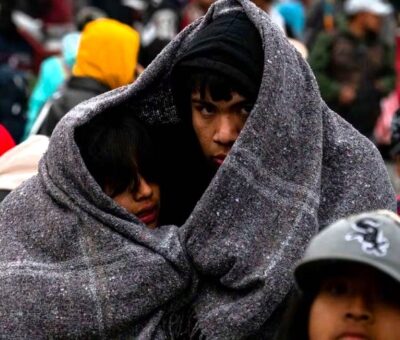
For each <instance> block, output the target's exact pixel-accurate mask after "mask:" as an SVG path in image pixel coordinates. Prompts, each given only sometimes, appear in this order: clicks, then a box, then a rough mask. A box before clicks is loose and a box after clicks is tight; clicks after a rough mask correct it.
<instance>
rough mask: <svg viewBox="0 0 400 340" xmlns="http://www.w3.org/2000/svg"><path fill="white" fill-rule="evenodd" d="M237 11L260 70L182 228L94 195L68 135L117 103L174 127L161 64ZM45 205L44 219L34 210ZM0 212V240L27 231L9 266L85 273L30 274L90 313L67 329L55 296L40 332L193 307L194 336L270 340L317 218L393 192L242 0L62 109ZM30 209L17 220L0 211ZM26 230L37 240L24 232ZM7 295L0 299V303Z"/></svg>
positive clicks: (263, 19)
mask: <svg viewBox="0 0 400 340" xmlns="http://www.w3.org/2000/svg"><path fill="white" fill-rule="evenodd" d="M235 11H243V12H244V13H245V14H246V15H247V16H248V18H249V19H250V20H251V22H253V24H254V25H255V27H256V28H257V30H258V31H259V33H260V36H261V40H262V48H263V51H264V70H263V77H262V82H261V86H260V89H259V94H258V97H257V101H256V103H255V105H254V107H253V110H252V112H251V114H250V116H249V118H248V120H247V122H246V124H245V126H244V128H243V130H242V131H241V134H240V136H239V138H238V140H237V141H236V143H235V144H234V146H233V147H232V149H231V151H230V153H229V155H228V157H227V158H226V160H225V161H224V163H223V165H222V166H221V167H220V168H219V170H218V171H217V173H216V175H215V176H214V177H213V179H212V181H211V183H210V184H209V186H208V188H207V190H206V191H205V192H204V194H203V195H202V197H201V199H200V200H199V201H198V203H197V205H196V206H195V208H194V210H193V212H192V213H191V215H190V216H189V218H188V219H187V221H186V223H185V224H184V225H183V226H180V227H179V228H177V227H174V226H161V227H160V228H158V229H156V230H148V229H146V228H145V227H144V226H143V225H142V224H140V223H139V221H138V220H137V219H136V218H135V217H134V216H129V215H128V214H127V213H126V212H124V211H123V209H121V208H119V207H117V206H116V205H115V204H114V203H113V201H112V200H111V199H109V198H107V197H106V196H105V195H104V194H103V193H102V192H101V189H100V188H99V187H98V186H97V184H96V183H95V182H94V180H93V179H92V178H91V176H90V174H89V173H88V171H87V170H86V168H85V166H84V164H83V161H82V159H81V157H80V155H79V149H78V147H77V145H76V144H75V141H74V131H75V129H76V128H77V127H78V126H80V125H82V124H84V123H85V122H87V121H88V120H90V119H91V118H92V117H94V116H95V115H97V114H101V113H102V112H104V111H105V110H107V109H109V108H111V107H113V106H118V105H124V106H126V107H127V109H129V110H131V111H132V114H135V115H137V116H138V117H139V118H140V119H141V120H142V121H143V122H145V123H146V124H147V125H148V126H149V128H150V129H151V128H152V127H154V128H156V127H157V128H158V127H167V128H168V127H173V126H175V125H177V124H179V123H180V118H179V115H178V113H177V110H176V107H175V104H174V100H173V95H172V90H171V81H170V79H169V76H170V73H171V70H172V67H173V65H174V63H175V61H176V60H179V57H180V55H182V54H183V53H184V52H185V49H186V48H187V46H188V45H189V43H190V41H191V40H192V39H194V38H195V37H196V34H197V33H198V32H199V31H201V30H202V29H203V28H204V27H205V26H207V25H208V24H209V23H210V22H211V21H212V20H213V19H214V18H215V17H218V16H220V15H226V14H228V13H229V12H235ZM32 190H36V192H37V193H36V194H35V195H34V197H32V199H34V200H35V201H36V203H35V204H34V207H32V206H30V205H29V204H28V203H29V202H28V201H26V202H25V203H23V204H22V203H21V197H26V196H27V195H28V193H29V192H31V191H32ZM10 196H11V197H10ZM55 204H56V205H57V208H56V209H55V208H54V205H55ZM34 208H37V209H39V211H38V212H35V211H34ZM50 208H52V211H53V213H52V214H53V215H51V216H48V215H47V217H43V212H44V211H45V210H46V209H49V210H50ZM1 209H2V214H3V216H5V217H2V220H0V227H1V228H0V229H1V230H0V231H1V232H2V235H5V238H4V239H6V238H7V235H11V236H10V237H12V238H13V239H16V238H17V236H16V233H17V231H15V230H14V231H11V230H12V228H10V226H13V225H18V226H19V227H18V228H19V229H18V230H21V229H23V232H24V233H26V234H27V235H28V236H29V237H28V236H27V238H26V239H24V241H25V242H26V243H23V242H21V241H19V243H18V249H19V250H20V254H23V255H17V253H16V250H13V249H11V248H10V246H7V243H6V242H5V241H4V242H0V249H1V250H0V259H1V260H2V261H3V262H7V261H11V262H12V263H14V266H15V268H18V270H19V272H18V273H21V272H23V270H24V268H25V267H21V266H19V265H17V264H15V263H21V256H22V257H26V259H29V261H31V262H32V261H33V262H35V263H45V264H46V265H43V266H42V267H43V271H44V272H46V268H48V266H49V263H58V262H57V261H59V260H60V258H61V259H62V260H63V261H64V260H65V259H68V260H71V259H75V260H74V261H76V263H78V264H79V266H80V267H79V268H83V269H82V270H81V271H80V272H79V273H78V272H76V271H75V269H76V270H77V268H76V266H74V265H72V266H71V268H72V269H71V268H70V267H63V266H61V267H57V268H61V269H60V271H59V272H60V273H61V274H62V275H64V277H70V276H68V275H71V277H72V278H73V280H72V279H71V280H72V281H73V282H74V284H72V285H68V284H66V283H65V280H64V281H63V279H62V275H61V278H59V279H57V278H54V279H53V280H52V281H51V280H50V281H51V284H52V285H50V282H49V281H46V280H47V277H45V278H46V280H45V279H43V277H42V276H40V275H38V276H35V280H36V281H35V280H33V281H34V286H35V287H37V286H39V285H40V284H41V285H42V286H43V287H53V286H55V287H58V288H59V289H61V288H63V289H66V290H64V292H65V291H67V293H65V294H66V296H67V298H68V299H69V300H67V301H85V306H84V307H82V303H80V304H78V306H79V307H81V308H83V310H84V312H87V313H91V310H90V308H89V307H86V306H93V307H92V308H93V311H94V312H93V314H90V315H93V317H92V316H90V317H89V316H85V325H84V326H82V323H81V324H80V326H79V327H78V328H76V324H77V323H79V320H75V319H74V318H73V317H72V316H70V315H71V314H72V313H76V312H77V311H76V310H74V306H73V305H71V304H67V307H63V308H65V310H67V311H68V312H69V313H63V314H62V316H63V317H64V318H65V319H63V320H64V321H63V322H61V321H60V322H55V321H54V320H55V319H51V320H52V321H53V322H55V324H56V325H57V327H56V329H54V328H51V327H50V326H49V327H50V328H49V329H48V332H50V330H51V331H53V333H51V332H50V333H51V334H55V335H63V334H64V335H65V334H66V332H75V333H70V334H73V335H82V334H85V335H87V333H85V329H89V330H90V334H91V335H109V334H112V332H113V331H116V330H121V332H122V330H123V331H126V329H127V328H129V327H128V326H127V325H131V326H132V327H131V328H130V329H134V333H132V332H131V333H130V334H135V336H137V337H138V338H140V339H154V338H157V339H158V338H159V339H162V338H164V337H165V335H166V331H165V328H164V326H163V325H165V318H166V317H167V316H168V315H171V311H173V312H176V311H178V310H179V308H180V307H181V306H182V305H186V306H189V307H188V308H190V309H191V310H193V311H194V314H195V320H196V324H195V327H194V328H195V330H198V331H199V332H200V333H201V335H202V336H204V337H205V338H212V339H242V338H246V337H252V338H257V337H263V338H271V337H272V335H271V334H272V332H273V331H274V330H275V329H276V327H277V326H278V324H279V320H278V321H277V319H275V318H274V316H275V312H276V310H277V309H278V306H279V305H280V304H281V302H282V301H283V299H284V298H285V296H286V295H287V293H288V292H289V290H290V287H291V286H292V284H293V280H292V268H294V265H295V263H296V261H297V260H298V259H299V258H300V257H301V256H302V253H303V251H304V249H305V247H306V245H307V243H308V241H309V240H310V238H311V237H312V236H313V235H314V234H315V233H316V232H317V231H318V229H319V228H320V227H324V226H326V225H328V224H329V223H331V222H333V221H334V220H336V219H338V218H340V217H343V216H347V215H349V214H353V213H358V212H361V211H367V210H374V209H391V210H394V209H395V196H394V192H393V189H392V187H391V185H390V182H389V179H388V175H387V173H386V169H385V167H384V164H383V161H382V159H381V157H380V155H379V153H378V151H377V150H376V148H375V147H374V146H373V145H372V143H370V142H369V141H368V140H367V139H365V138H364V137H363V136H361V135H360V134H359V133H358V132H357V131H356V130H355V129H353V127H351V126H350V125H349V124H348V123H346V122H345V121H344V120H343V119H341V118H340V117H339V116H338V115H337V114H335V113H334V112H332V111H331V110H330V109H329V108H328V107H327V106H326V104H325V103H324V102H323V101H322V99H321V97H320V94H319V91H318V87H317V83H316V80H315V78H314V75H313V74H312V72H311V70H310V67H309V66H308V64H307V63H306V61H305V60H304V59H303V58H302V57H301V56H300V54H299V53H298V52H297V51H296V50H295V49H294V47H292V45H291V44H290V43H289V42H288V40H287V39H286V38H285V37H284V36H283V34H282V32H281V31H280V30H279V28H278V27H276V26H275V25H274V24H273V23H272V22H271V20H270V18H269V17H268V15H267V14H265V13H264V12H263V11H261V10H260V9H258V8H257V7H256V6H255V5H254V4H253V3H251V2H250V1H248V0H220V1H217V2H216V3H215V4H214V5H213V6H212V7H211V8H210V10H209V11H208V13H207V14H206V15H205V16H204V17H203V18H201V19H199V20H198V21H196V22H195V23H193V24H192V25H190V26H189V27H187V28H186V29H185V30H184V31H183V32H181V33H180V34H179V35H178V36H177V37H176V38H175V39H174V40H173V41H172V42H171V43H170V44H169V45H168V46H167V47H166V48H165V49H164V50H163V52H162V53H160V55H159V56H158V57H157V58H156V59H155V60H154V62H153V63H152V64H150V65H149V66H148V68H147V69H146V70H145V72H144V73H143V74H142V75H141V76H140V77H139V78H138V79H137V80H136V81H135V82H134V83H133V84H132V85H129V86H127V87H123V88H119V89H116V90H114V91H111V92H108V93H106V94H104V95H101V96H99V97H96V98H93V99H91V100H89V101H87V102H85V103H83V104H81V105H79V106H77V107H76V108H74V109H73V110H72V111H71V112H70V113H69V114H67V115H66V116H65V117H64V118H63V120H62V121H61V122H60V123H59V124H58V126H57V127H56V129H55V130H54V132H53V135H52V137H51V140H50V145H49V149H48V151H47V153H46V154H45V156H44V158H43V159H42V160H41V164H40V171H39V176H38V177H36V178H34V179H33V180H31V181H30V182H29V183H27V184H25V185H24V186H23V187H21V188H20V189H19V190H17V192H15V193H14V194H10V195H9V196H8V197H7V198H6V201H5V204H4V205H2V207H1ZM28 209H29V211H30V213H29V218H28V217H27V218H26V219H24V221H23V223H21V221H18V224H17V222H15V219H12V218H11V217H10V218H7V216H11V213H13V214H16V213H20V214H21V213H22V212H25V213H26V211H28ZM54 209H55V210H54ZM4 212H7V214H6V215H4ZM76 216H79V218H76ZM13 221H14V222H13ZM32 221H35V228H33V231H32ZM54 221H56V223H55V222H54ZM54 223H55V224H56V225H54ZM49 224H50V225H52V226H53V227H52V228H55V229H54V230H53V233H52V235H53V236H52V238H47V239H46V242H45V241H44V239H43V240H42V243H40V245H39V244H38V243H37V242H38V238H39V239H40V237H39V236H40V235H45V236H46V235H48V232H47V231H46V228H48V226H49ZM24 226H25V227H24ZM5 230H7V232H6V231H5ZM34 231H36V232H37V234H36V236H35V237H36V238H32V237H31V235H32V233H33V232H34ZM24 233H19V234H18V235H25V234H24ZM41 233H42V234H41ZM58 233H60V235H62V237H61V236H60V235H59V234H58ZM57 235H59V238H57ZM71 240H73V241H74V242H72V241H71ZM52 242H53V243H52ZM24 244H25V246H23V245H24ZM74 244H76V245H75V246H74ZM44 245H45V246H44ZM78 245H79V246H78ZM40 246H41V247H42V248H40ZM21 247H22V249H21ZM39 248H40V251H38V250H37V249H39ZM60 249H63V250H62V251H61V250H60ZM64 249H65V250H64ZM67 250H68V251H67ZM60 252H62V256H61V255H60V254H59V253H60ZM10 254H11V255H10ZM55 254H56V255H55ZM117 259H118V261H117ZM18 261H20V262H18ZM24 261H25V260H23V261H22V262H23V263H25V262H24ZM29 263H30V262H29ZM64 263H65V262H63V264H64ZM57 266H58V265H57ZM7 268H11V269H9V270H10V275H11V277H13V275H14V276H16V277H18V273H16V272H15V270H14V269H12V268H14V267H10V266H8V267H7ZM138 268H140V269H138ZM24 273H25V272H24ZM112 277H113V278H114V279H111V278H112ZM199 278H200V279H199ZM54 281H55V282H56V284H55V283H54ZM23 284H28V286H29V283H26V281H23ZM78 284H81V286H78ZM14 286H15V284H14ZM17 286H18V285H17ZM12 287H13V285H11V284H10V286H7V289H8V290H12ZM60 287H61V288H60ZM77 287H88V288H87V290H86V291H85V290H83V289H78V288H77ZM25 288H27V287H25ZM28 288H32V287H30V286H29V287H28ZM72 288H75V289H74V290H73V289H72ZM48 289H49V290H51V291H52V293H54V294H58V295H59V294H60V293H59V291H54V290H52V289H53V288H48ZM1 291H2V290H1V289H0V292H1ZM37 294H39V296H43V295H44V296H45V294H44V293H43V292H42V291H40V292H39V293H37ZM7 296H8V295H7ZM7 296H0V298H2V299H5V300H3V301H9V300H10V299H11V298H10V297H8V298H7ZM13 296H14V297H15V296H20V295H19V294H18V293H15V294H14V295H13ZM155 296H157V299H156V298H155ZM83 297H84V298H83ZM20 298H21V299H22V300H26V298H23V297H21V296H20ZM29 301H35V298H34V297H32V300H29ZM189 301H190V302H189ZM13 302H14V301H9V303H8V304H9V305H12V303H13ZM54 304H57V303H56V302H55V303H50V302H49V305H48V306H47V310H46V314H44V313H42V314H40V313H37V314H36V316H35V317H36V319H35V320H32V319H27V321H26V322H27V325H26V329H29V327H31V328H33V329H36V328H35V327H37V329H40V328H39V325H40V322H39V321H41V322H42V321H43V320H41V318H43V319H45V320H46V321H47V320H48V319H49V316H48V315H50V316H51V313H49V312H48V311H49V310H50V311H54V310H58V311H61V310H62V308H61V305H60V306H58V305H54ZM64 305H65V304H64ZM2 308H3V309H4V308H5V307H4V306H3V307H2ZM57 308H58V309H57ZM88 308H89V309H88ZM0 311H1V310H0ZM78 311H79V310H78ZM121 311H123V312H122V313H121ZM1 312H2V313H3V312H7V311H4V310H3V311H1ZM79 313H81V312H78V314H79ZM116 314H118V316H116ZM3 315H6V314H3ZM85 315H86V314H85ZM16 320H21V321H20V322H23V321H22V319H21V318H19V319H18V317H16V318H14V319H13V322H17V321H16ZM28 321H29V323H28ZM49 324H50V325H51V322H50V321H49ZM28 325H29V327H28ZM74 327H75V328H74ZM85 327H86V328H85ZM20 329H24V328H23V327H22V328H20ZM72 330H74V331H72ZM79 332H81V333H79Z"/></svg>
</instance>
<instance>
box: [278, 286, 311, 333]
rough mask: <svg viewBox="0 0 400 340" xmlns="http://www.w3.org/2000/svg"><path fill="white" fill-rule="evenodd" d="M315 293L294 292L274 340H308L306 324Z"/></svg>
mask: <svg viewBox="0 0 400 340" xmlns="http://www.w3.org/2000/svg"><path fill="white" fill-rule="evenodd" d="M315 296H316V291H315V290H312V291H310V292H306V293H303V292H300V291H299V290H297V289H296V290H294V292H293V294H292V296H291V298H290V299H289V304H288V309H287V310H286V312H285V313H284V315H283V318H282V320H283V322H282V324H281V326H280V328H279V330H278V333H277V335H276V336H275V338H274V340H308V322H309V318H310V310H311V305H312V303H313V301H314V299H315Z"/></svg>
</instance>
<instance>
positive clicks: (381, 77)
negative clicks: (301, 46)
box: [309, 0, 395, 139]
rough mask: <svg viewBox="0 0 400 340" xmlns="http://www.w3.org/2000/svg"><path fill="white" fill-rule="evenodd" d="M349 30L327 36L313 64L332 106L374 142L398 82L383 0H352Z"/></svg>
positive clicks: (348, 4) (349, 1) (321, 39)
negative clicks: (384, 30)
mask: <svg viewBox="0 0 400 340" xmlns="http://www.w3.org/2000/svg"><path fill="white" fill-rule="evenodd" d="M344 8H345V11H346V14H347V16H348V27H347V28H346V29H340V30H337V32H334V33H326V32H322V33H320V35H319V36H318V38H317V41H316V43H315V45H314V47H313V48H312V50H311V52H310V59H309V62H310V65H311V67H312V69H313V71H314V73H315V75H316V77H317V80H318V83H319V86H320V90H321V94H322V97H323V98H324V100H325V101H326V102H327V104H328V105H329V107H330V108H331V109H332V110H334V111H336V112H337V113H339V114H340V115H341V116H342V117H343V118H345V119H346V120H347V121H348V122H349V123H351V124H352V125H353V126H354V127H355V128H356V129H358V130H359V131H360V132H361V133H362V134H364V135H365V136H367V137H369V138H371V139H373V129H374V126H375V123H376V121H377V118H378V116H379V114H380V110H381V109H380V101H381V99H382V98H383V97H384V96H386V95H387V94H388V93H389V92H390V91H391V90H392V89H393V88H394V82H395V73H394V55H393V49H392V48H391V47H389V46H387V45H386V44H385V43H384V42H383V41H382V40H380V35H379V33H380V29H381V25H382V20H383V18H384V17H385V15H388V14H390V13H391V12H392V7H391V6H390V5H388V4H387V3H385V2H383V1H382V0H347V1H346V2H345V6H344Z"/></svg>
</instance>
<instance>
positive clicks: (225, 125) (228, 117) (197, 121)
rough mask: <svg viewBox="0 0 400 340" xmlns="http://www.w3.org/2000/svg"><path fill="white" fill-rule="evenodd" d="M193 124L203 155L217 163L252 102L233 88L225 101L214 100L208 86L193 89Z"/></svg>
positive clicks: (240, 128)
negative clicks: (201, 89)
mask: <svg viewBox="0 0 400 340" xmlns="http://www.w3.org/2000/svg"><path fill="white" fill-rule="evenodd" d="M191 102H192V124H193V129H194V132H195V134H196V136H197V139H198V141H199V144H200V147H201V149H202V151H203V154H204V156H205V157H206V158H207V160H209V161H210V162H211V163H212V164H214V165H215V166H216V167H218V166H220V165H221V164H222V163H223V161H224V159H225V157H226V156H227V154H228V152H229V151H230V149H231V147H232V145H233V143H234V142H235V141H236V139H237V138H238V136H239V133H240V131H241V130H242V128H243V126H244V123H245V122H246V119H247V117H248V116H249V114H250V110H251V107H252V103H250V102H249V101H248V100H247V99H246V98H245V97H243V96H241V95H240V94H238V93H236V92H233V93H232V97H231V99H230V100H228V101H224V100H221V101H214V100H213V99H212V97H211V94H210V92H209V90H208V89H206V91H205V96H204V98H202V97H201V94H200V91H198V90H197V91H195V92H193V93H192V98H191Z"/></svg>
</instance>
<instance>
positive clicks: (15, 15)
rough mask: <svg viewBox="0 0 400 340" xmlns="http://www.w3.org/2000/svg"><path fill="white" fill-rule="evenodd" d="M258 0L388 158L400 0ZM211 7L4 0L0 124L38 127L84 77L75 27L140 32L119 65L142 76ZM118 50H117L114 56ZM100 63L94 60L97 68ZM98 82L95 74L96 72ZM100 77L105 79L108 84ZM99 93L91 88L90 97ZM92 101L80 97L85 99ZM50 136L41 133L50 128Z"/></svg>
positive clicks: (16, 133) (180, 1)
mask: <svg viewBox="0 0 400 340" xmlns="http://www.w3.org/2000/svg"><path fill="white" fill-rule="evenodd" d="M254 2H255V3H256V5H257V6H259V7H260V8H261V9H262V10H264V11H266V12H268V13H269V14H270V16H271V18H272V19H273V21H274V22H275V23H276V24H277V25H278V26H279V27H280V28H281V29H282V31H283V32H285V34H286V35H287V36H288V38H289V39H290V40H291V41H292V43H293V44H294V45H295V46H296V47H297V48H298V49H299V51H300V52H301V53H302V54H303V55H304V56H305V57H306V58H308V61H309V63H310V66H311V68H312V69H313V71H314V73H315V75H316V77H317V80H318V83H319V85H320V90H321V94H322V97H323V98H324V100H325V101H326V102H327V104H328V105H329V106H330V107H331V108H332V109H333V110H334V111H336V112H338V113H339V114H340V115H342V116H343V117H344V118H345V119H346V120H348V121H349V122H350V123H351V124H353V126H355V127H356V128H357V129H358V130H359V131H360V132H361V133H363V134H364V135H366V136H367V137H368V138H370V139H371V140H373V141H374V142H375V143H376V145H377V146H378V147H379V148H380V150H381V151H382V154H383V156H384V157H385V158H390V155H389V153H390V150H391V149H392V147H391V144H392V140H391V136H392V135H393V134H392V132H391V123H392V121H393V118H394V116H395V112H396V109H397V107H398V102H399V99H398V98H399V97H400V88H399V86H396V84H397V83H399V82H398V81H396V79H397V76H396V75H397V72H398V71H399V69H400V66H399V65H398V64H400V61H397V62H395V61H396V60H397V59H396V57H395V56H396V51H397V50H396V46H397V40H396V39H398V38H397V35H396V32H397V24H398V15H397V6H398V4H397V3H396V2H395V1H393V3H392V4H389V3H386V2H384V1H348V2H347V5H344V1H342V0H321V1H311V0H307V1H306V0H303V1H300V0H279V1H272V0H254ZM212 3H213V0H189V1H188V0H153V1H151V0H120V1H111V0H109V1H107V0H97V1H96V0H93V1H85V0H36V1H24V0H18V1H11V0H2V1H1V3H0V23H1V24H0V63H1V70H0V72H1V77H0V79H1V80H0V89H1V90H0V91H1V98H2V99H1V101H2V103H1V112H0V123H1V124H2V125H3V126H4V127H5V128H7V130H8V131H9V132H10V133H11V135H12V137H13V139H14V141H15V142H16V143H19V142H21V141H23V140H24V139H26V138H27V137H28V136H29V135H31V134H35V133H37V132H38V131H39V130H40V129H41V128H42V125H43V121H44V116H45V115H46V114H47V113H42V116H41V118H40V119H39V120H38V117H39V113H40V112H41V111H42V110H43V108H44V107H45V108H46V109H45V111H46V112H48V109H49V107H48V105H47V106H46V105H45V104H46V103H48V101H49V100H52V99H54V94H55V93H56V92H57V91H58V90H59V89H60V86H65V84H66V83H65V82H66V81H67V79H69V77H70V76H71V75H72V76H76V75H77V76H82V74H81V73H80V72H85V71H82V69H81V67H80V66H79V65H78V66H77V67H76V68H75V69H74V64H75V62H76V57H77V54H78V45H79V41H80V37H81V33H82V31H84V29H85V26H86V24H87V23H89V22H90V21H92V20H96V19H98V18H110V19H114V20H116V21H118V22H119V23H123V24H125V25H127V26H130V27H131V28H132V29H134V30H135V31H136V32H137V33H138V35H137V36H136V37H135V38H134V39H133V38H132V40H131V42H130V43H129V42H128V40H127V42H126V44H127V45H129V44H130V45H132V46H134V45H136V46H135V47H134V49H135V50H137V51H138V54H136V53H135V54H134V55H126V56H124V58H125V61H126V60H127V59H130V60H131V61H132V62H133V63H134V67H135V70H136V71H135V72H136V75H138V74H139V73H140V72H141V71H142V70H143V68H145V67H147V66H148V65H149V64H150V63H151V61H152V60H153V59H154V58H155V57H156V56H157V55H158V53H159V52H160V51H161V50H162V49H163V48H164V47H165V46H166V45H167V44H168V42H169V41H171V40H172V39H173V38H174V37H175V36H176V35H177V34H178V33H179V32H180V31H181V30H182V29H184V28H185V27H186V26H188V25H189V24H190V23H192V22H193V21H195V20H196V19H198V18H200V17H201V16H202V15H204V14H205V13H206V11H207V9H208V8H209V7H210V5H211V4H212ZM106 30H107V29H106ZM87 34H88V35H89V34H90V33H87ZM114 34H117V32H114ZM110 36H112V34H110ZM399 39H400V38H399ZM94 40H96V38H95V39H94ZM95 46H96V45H95V44H94V45H90V46H88V47H81V48H82V49H84V48H85V49H86V51H88V53H93V56H92V57H94V58H95V59H96V57H97V58H98V56H96V53H97V52H98V51H99V50H101V49H96V47H95ZM99 46H100V45H99ZM105 54H106V53H105ZM118 54H119V55H120V54H121V53H116V55H115V56H114V57H118ZM90 58H91V57H89V59H90ZM399 58H400V57H399ZM106 61H107V60H106V59H104V60H97V61H96V62H98V64H99V67H100V68H101V67H102V66H100V65H102V64H104V65H105V64H107V63H106ZM109 65H110V63H108V64H107V66H109ZM120 65H121V71H122V72H130V67H131V66H132V65H129V67H128V68H127V69H124V68H125V66H124V65H123V64H120ZM78 68H79V69H80V71H78V70H77V69H78ZM89 73H90V72H89ZM85 76H86V74H85ZM90 76H93V74H90ZM94 78H96V79H97V80H99V78H98V77H97V75H94ZM133 79H134V78H132V79H130V78H129V77H128V79H126V80H127V81H128V82H131V81H133ZM100 80H101V81H100V82H101V83H102V85H105V84H106V85H107V81H105V80H104V79H100ZM11 81H12V82H11ZM128 82H126V83H118V84H114V85H113V86H114V87H115V86H116V87H118V86H121V85H125V84H127V83H128ZM11 83H12V84H13V86H10V84H11ZM67 84H68V83H67ZM113 86H111V87H110V86H108V87H107V89H109V88H113ZM67 87H68V85H67ZM105 90H106V88H103V89H100V88H98V89H95V90H94V92H93V95H94V94H98V93H101V92H103V91H105ZM88 97H89V96H83V97H82V100H83V99H87V98H88ZM82 100H81V99H79V100H78V101H74V102H73V104H74V105H75V104H77V103H78V102H80V101H82ZM74 105H69V106H68V107H67V109H68V110H69V109H70V108H71V107H72V106H74ZM64 110H66V109H65V108H64ZM35 123H36V124H35ZM43 131H44V130H42V132H43ZM50 133H51V130H47V133H46V134H47V135H49V134H50ZM394 142H395V143H396V141H394Z"/></svg>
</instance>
